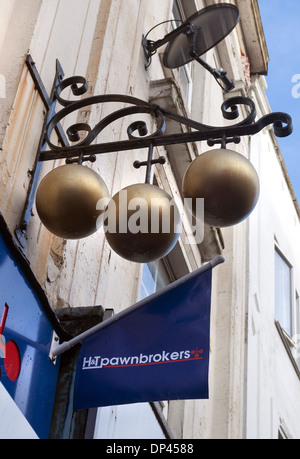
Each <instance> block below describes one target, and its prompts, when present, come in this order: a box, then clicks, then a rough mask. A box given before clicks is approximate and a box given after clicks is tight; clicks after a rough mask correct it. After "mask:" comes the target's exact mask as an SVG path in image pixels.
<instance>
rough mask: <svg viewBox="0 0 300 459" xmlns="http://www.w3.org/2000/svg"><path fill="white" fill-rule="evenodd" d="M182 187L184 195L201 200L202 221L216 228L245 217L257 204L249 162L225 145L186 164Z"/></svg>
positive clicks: (256, 185)
mask: <svg viewBox="0 0 300 459" xmlns="http://www.w3.org/2000/svg"><path fill="white" fill-rule="evenodd" d="M182 188H183V196H184V197H185V198H192V199H193V200H194V199H196V198H203V199H204V223H205V224H206V225H209V226H214V227H217V228H222V227H228V226H233V225H236V224H238V223H240V222H242V221H243V220H245V219H246V218H247V217H248V216H249V215H250V213H251V212H252V211H253V209H254V207H255V206H256V204H257V201H258V198H259V189H260V187H259V178H258V175H257V172H256V170H255V169H254V167H253V166H252V164H251V163H250V162H249V161H248V160H247V159H246V158H245V157H244V156H242V155H241V154H239V153H237V152H235V151H232V150H227V149H225V148H221V149H217V150H211V151H207V152H205V153H203V154H202V155H200V156H198V157H197V158H196V159H195V160H194V161H193V162H192V163H191V165H190V166H189V167H188V169H187V171H186V173H185V176H184V178H183V187H182ZM193 208H194V209H195V207H194V206H193Z"/></svg>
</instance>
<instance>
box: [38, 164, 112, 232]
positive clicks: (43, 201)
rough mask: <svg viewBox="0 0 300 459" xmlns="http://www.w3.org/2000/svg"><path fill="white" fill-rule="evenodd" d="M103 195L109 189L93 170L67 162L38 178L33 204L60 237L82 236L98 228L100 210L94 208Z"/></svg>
mask: <svg viewBox="0 0 300 459" xmlns="http://www.w3.org/2000/svg"><path fill="white" fill-rule="evenodd" d="M104 197H108V189H107V187H106V185H105V183H104V181H103V180H102V178H101V177H100V176H99V175H98V174H97V173H96V172H95V171H93V170H92V169H89V168H88V167H85V166H82V165H80V164H67V165H64V166H60V167H57V168H56V169H53V171H51V172H50V173H49V174H47V175H46V176H45V177H44V179H43V180H42V181H41V183H40V185H39V187H38V190H37V194H36V208H37V212H38V215H39V217H40V219H41V221H42V223H43V224H44V225H45V227H46V228H47V229H48V230H49V231H50V232H51V233H53V234H55V235H56V236H58V237H61V238H63V239H81V238H84V237H87V236H90V235H91V234H93V233H95V232H96V231H97V229H98V228H97V225H99V217H100V215H101V213H103V211H99V210H97V209H96V207H97V202H98V201H99V199H101V198H104ZM97 220H98V221H97Z"/></svg>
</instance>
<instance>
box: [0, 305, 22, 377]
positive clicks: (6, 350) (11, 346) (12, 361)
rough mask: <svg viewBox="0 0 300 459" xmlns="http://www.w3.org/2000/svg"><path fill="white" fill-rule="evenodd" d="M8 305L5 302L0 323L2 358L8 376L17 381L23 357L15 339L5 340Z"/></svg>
mask: <svg viewBox="0 0 300 459" xmlns="http://www.w3.org/2000/svg"><path fill="white" fill-rule="evenodd" d="M8 309H9V307H8V305H7V304H5V306H4V311H3V314H2V319H1V324H0V358H1V357H2V358H4V368H5V371H6V374H7V376H8V378H9V379H10V380H11V381H16V380H17V379H18V376H19V373H20V369H21V357H20V351H19V348H18V346H17V345H16V343H15V342H14V341H13V340H10V341H8V342H7V343H6V342H5V338H4V336H3V331H4V327H5V322H6V319H7V314H8ZM0 380H1V369H0Z"/></svg>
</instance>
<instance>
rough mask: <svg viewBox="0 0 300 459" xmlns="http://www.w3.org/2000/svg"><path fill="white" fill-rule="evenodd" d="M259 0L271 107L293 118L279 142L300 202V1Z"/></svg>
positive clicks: (274, 110)
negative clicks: (291, 127)
mask: <svg viewBox="0 0 300 459" xmlns="http://www.w3.org/2000/svg"><path fill="white" fill-rule="evenodd" d="M258 2H259V8H260V12H261V17H262V22H263V27H264V32H265V36H266V41H267V46H268V51H269V55H270V63H269V71H268V76H267V77H266V79H267V84H268V89H267V96H268V99H269V102H270V106H271V110H272V111H273V112H286V113H288V114H289V115H291V116H292V118H293V125H294V132H293V134H292V135H291V136H290V137H286V138H283V139H278V142H279V145H280V149H281V153H282V155H283V158H284V162H285V164H286V167H287V170H288V173H289V176H290V179H291V182H292V185H293V188H294V190H295V193H296V196H297V199H298V203H299V205H300V84H299V85H298V87H297V86H296V83H293V82H292V79H293V77H294V78H295V80H297V82H298V83H300V1H299V0H284V1H283V0H258ZM297 75H298V78H297ZM293 88H294V95H295V94H296V95H298V96H299V97H298V98H295V97H293V92H292V91H293Z"/></svg>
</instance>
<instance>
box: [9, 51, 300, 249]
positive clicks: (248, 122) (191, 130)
mask: <svg viewBox="0 0 300 459" xmlns="http://www.w3.org/2000/svg"><path fill="white" fill-rule="evenodd" d="M26 64H27V66H28V68H29V71H30V73H31V75H32V78H33V79H34V82H35V87H36V90H37V91H38V92H39V94H40V96H41V97H42V99H43V101H44V104H45V106H46V109H47V116H46V119H45V122H44V128H43V132H42V136H41V139H40V142H39V147H38V151H37V156H36V161H35V164H34V167H33V171H32V174H31V183H30V185H29V190H28V195H27V200H26V203H25V207H24V211H23V215H22V218H21V221H20V224H19V226H18V227H17V228H16V236H17V238H18V240H19V242H20V244H21V245H22V246H23V247H25V245H26V233H27V229H28V224H29V220H30V218H31V213H32V212H31V211H32V208H33V203H34V198H35V194H36V190H37V186H38V181H39V177H40V173H41V166H42V163H43V162H44V161H50V160H58V159H66V162H67V163H79V164H82V163H83V162H84V161H91V162H94V161H95V160H96V155H98V154H104V153H112V152H120V151H124V152H125V151H130V150H136V149H144V148H147V149H148V156H147V161H145V162H139V161H136V162H135V163H134V167H136V168H138V167H141V166H147V173H146V182H147V181H148V182H149V179H150V175H151V174H150V172H151V167H152V165H153V164H155V163H161V164H163V163H164V162H165V159H164V157H162V156H161V157H160V158H158V159H153V149H154V147H159V146H167V145H174V144H183V143H191V142H199V141H207V143H208V145H209V146H213V145H214V144H217V143H220V144H221V145H222V147H226V144H227V143H231V142H234V143H239V142H240V140H241V137H242V136H251V135H254V134H257V133H258V132H260V131H261V130H262V129H264V128H265V127H267V126H268V125H273V128H274V132H275V135H276V136H277V137H287V136H289V135H290V134H291V133H292V131H293V126H292V119H291V117H290V116H289V115H288V114H286V113H281V112H277V113H271V114H267V115H266V116H264V117H262V118H261V119H260V120H258V121H255V120H256V116H257V113H256V107H255V104H254V102H253V101H252V100H251V99H249V98H247V97H232V98H230V99H227V100H226V101H225V102H224V103H223V104H222V106H221V110H222V114H223V117H224V118H225V119H226V120H236V119H237V118H238V117H239V115H240V111H239V106H243V107H245V108H246V109H247V111H248V112H249V113H248V115H247V116H246V118H245V119H244V120H243V121H240V122H238V123H237V124H235V125H230V126H227V127H215V126H208V125H205V124H202V123H199V122H197V121H194V120H192V119H189V118H187V117H184V116H181V115H179V114H177V113H173V112H170V111H168V110H166V109H164V108H162V107H160V106H159V105H157V104H153V103H150V102H147V101H143V100H141V99H138V98H135V97H131V96H127V95H120V94H109V95H100V96H97V95H96V96H92V97H85V98H80V100H77V101H74V100H66V99H64V98H63V97H62V92H63V91H65V90H67V89H70V90H71V92H72V94H73V96H75V97H81V96H83V95H84V94H86V92H87V91H88V85H87V81H86V79H85V78H84V77H82V76H74V77H70V78H66V79H64V73H63V70H62V67H61V65H60V63H59V61H57V63H56V75H55V78H54V83H53V88H52V92H51V95H50V96H48V95H47V93H46V92H45V88H44V86H43V83H42V81H41V78H40V76H39V74H38V72H37V69H36V67H35V64H34V62H33V60H32V58H31V56H30V55H29V56H28V57H27V59H26ZM57 103H59V104H60V105H61V106H62V107H63V108H62V109H61V110H60V111H58V112H57V113H56V112H55V107H56V104H57ZM106 103H110V104H111V103H117V104H121V105H122V106H123V107H124V105H128V106H127V107H125V108H120V109H118V110H116V111H114V112H112V113H111V114H109V115H107V116H106V117H104V118H103V119H102V120H101V121H100V122H99V123H98V124H96V125H95V126H94V127H91V126H90V125H89V124H88V123H76V124H72V125H71V126H70V127H69V128H67V129H66V131H65V132H64V130H63V129H62V126H61V122H62V120H64V119H65V118H66V117H67V116H68V115H70V114H73V113H74V112H78V111H80V110H81V109H83V108H84V107H91V106H94V105H98V104H106ZM139 114H146V115H150V116H151V119H154V120H155V122H156V123H155V124H156V131H155V132H153V133H152V134H149V131H148V126H147V123H146V122H145V121H135V122H133V123H131V124H130V125H129V126H128V129H127V136H128V138H127V139H126V140H119V141H112V142H108V143H107V142H101V141H99V137H100V138H101V133H102V132H103V131H104V129H105V128H107V127H108V126H110V125H111V124H112V123H114V122H115V121H117V120H120V119H122V118H125V117H128V116H132V115H139ZM167 120H173V121H176V122H178V123H179V124H181V125H184V126H185V130H186V132H181V133H178V134H171V135H166V134H165V130H166V122H167ZM53 131H56V133H57V134H58V142H59V144H60V145H57V144H54V143H52V141H51V137H52V133H53ZM74 142H76V143H75V144H73V145H71V143H74Z"/></svg>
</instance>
